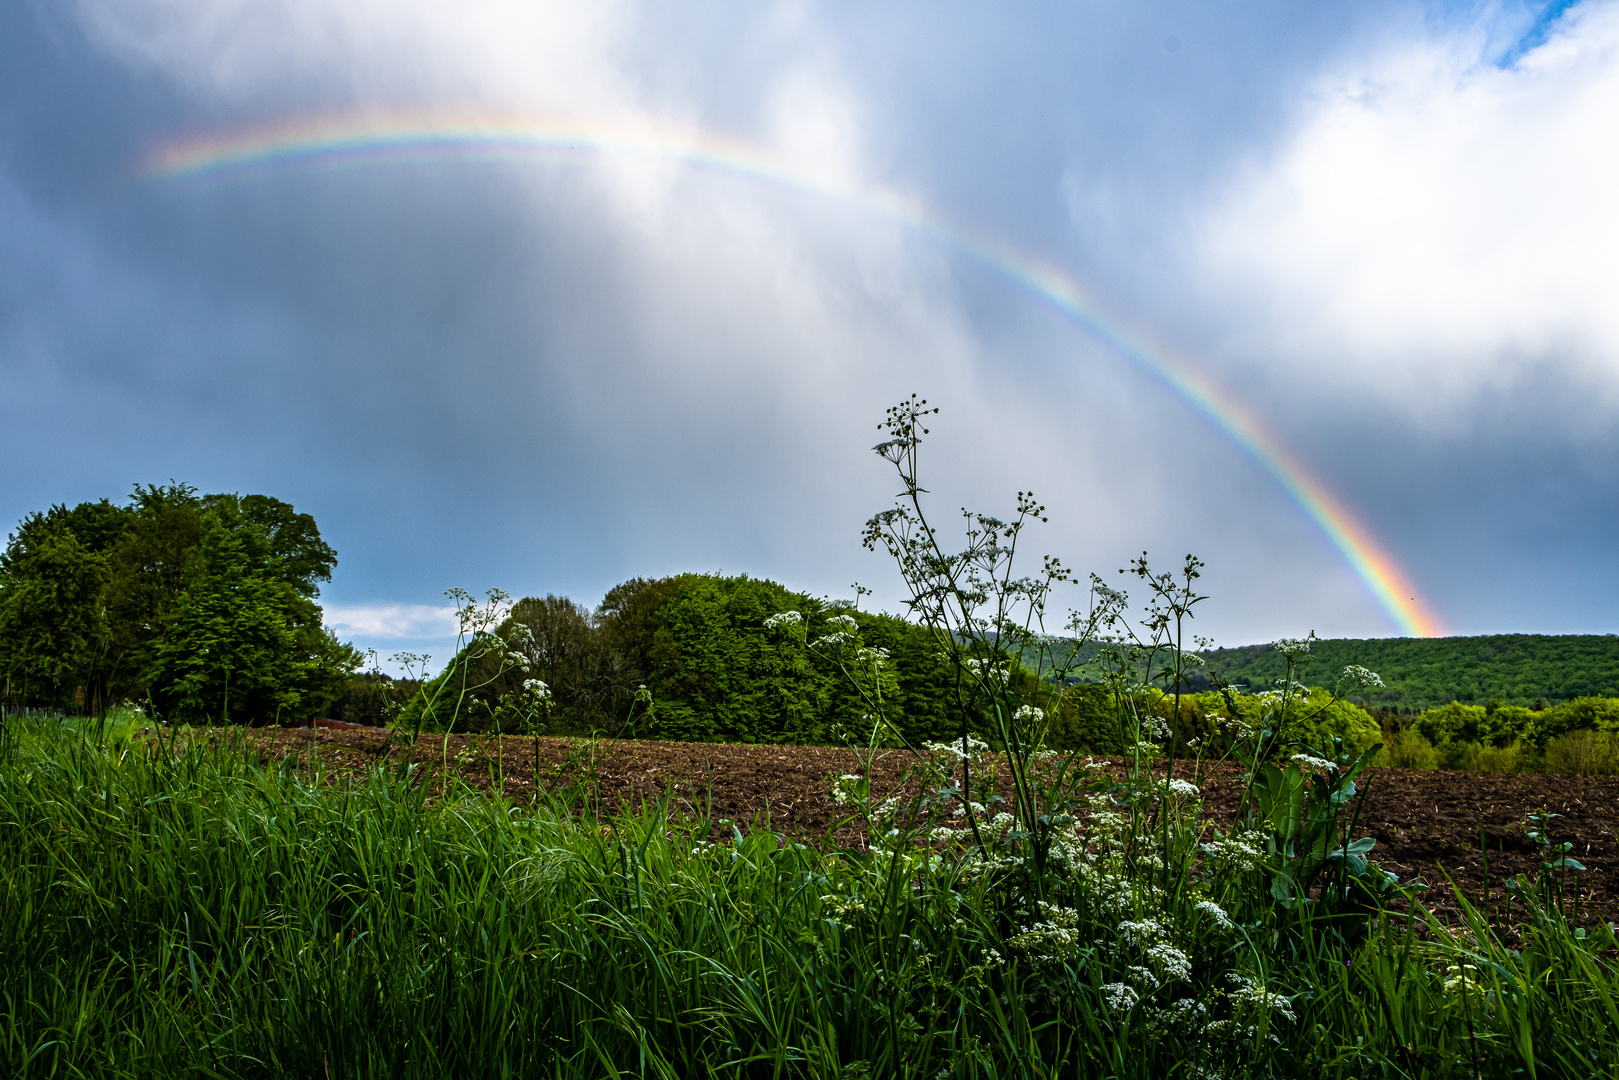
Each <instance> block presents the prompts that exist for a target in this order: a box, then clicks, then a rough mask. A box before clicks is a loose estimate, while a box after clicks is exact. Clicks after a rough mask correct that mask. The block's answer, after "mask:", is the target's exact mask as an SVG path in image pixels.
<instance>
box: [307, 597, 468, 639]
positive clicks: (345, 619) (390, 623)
mask: <svg viewBox="0 0 1619 1080" xmlns="http://www.w3.org/2000/svg"><path fill="white" fill-rule="evenodd" d="M321 610H322V611H323V613H324V614H325V621H326V625H327V626H328V627H330V628H331V629H333V630H336V631H337V632H338V633H339V634H353V635H356V636H359V637H366V638H398V639H401V640H413V641H421V640H426V639H428V638H442V637H454V636H455V634H456V632H457V631H458V630H459V629H460V624H459V623H458V622H457V621H456V614H455V608H453V607H434V606H433V605H431V604H327V605H325V606H324V607H323V608H322V609H321Z"/></svg>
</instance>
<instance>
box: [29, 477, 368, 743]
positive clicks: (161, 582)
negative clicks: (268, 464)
mask: <svg viewBox="0 0 1619 1080" xmlns="http://www.w3.org/2000/svg"><path fill="white" fill-rule="evenodd" d="M336 562H337V553H336V552H335V551H333V550H332V548H331V547H330V545H328V544H326V543H325V542H324V541H323V540H322V539H321V537H320V531H319V529H318V528H317V527H316V525H315V520H314V518H313V517H311V516H310V515H308V514H300V513H298V512H297V511H296V510H295V509H294V508H293V507H292V506H291V505H289V504H288V503H285V502H282V501H281V500H279V499H275V498H271V497H270V496H267V495H245V496H244V495H237V494H221V495H206V496H200V495H198V494H197V491H196V489H195V488H193V487H191V486H190V485H188V484H181V483H173V482H171V483H170V484H169V485H168V486H160V485H146V486H140V485H137V486H136V488H135V490H134V493H133V495H132V496H131V497H130V501H129V505H128V506H124V507H119V506H114V505H113V504H111V503H110V502H108V501H107V500H105V499H103V500H101V501H99V502H95V503H81V504H79V505H78V506H76V507H74V508H73V509H71V510H68V509H66V508H65V507H62V506H53V507H51V508H50V510H49V511H47V512H46V513H44V514H31V515H29V516H28V517H27V518H25V519H24V520H23V522H22V523H21V526H20V527H19V529H18V531H17V532H16V533H15V534H13V536H12V537H11V540H10V543H9V544H8V546H7V548H6V551H5V553H4V554H3V555H0V638H3V640H0V673H3V674H4V675H5V676H6V678H7V683H8V687H9V689H8V691H7V693H8V696H9V697H11V698H13V699H17V700H26V701H27V702H28V703H31V704H50V705H54V706H56V707H71V706H72V705H73V704H74V702H75V701H76V700H77V701H82V702H83V703H84V704H85V705H86V706H87V707H88V706H91V705H95V706H104V705H105V704H106V702H107V701H108V700H109V698H111V699H117V698H122V699H125V700H135V701H145V700H147V699H148V698H150V699H151V700H152V701H153V703H154V704H156V705H157V706H158V708H159V710H160V712H161V713H162V714H163V715H165V716H172V717H173V718H174V719H183V720H188V721H189V720H207V721H216V720H219V719H221V718H222V717H225V716H227V715H228V716H230V717H232V718H234V719H237V720H242V719H246V720H250V721H252V722H256V723H260V722H267V721H270V720H273V719H275V718H276V717H277V716H304V715H309V714H311V713H315V712H318V711H320V710H322V709H324V708H325V707H326V706H327V705H328V704H329V703H330V702H331V701H333V700H335V699H336V697H337V696H338V695H339V694H340V693H341V692H342V688H343V686H344V685H345V683H346V681H347V679H348V677H349V675H350V674H351V673H352V672H353V671H354V670H355V669H356V668H357V667H358V666H359V663H360V657H359V654H358V653H357V652H356V651H355V650H354V649H353V648H351V647H349V646H346V645H343V644H341V643H339V642H338V641H337V640H336V639H335V638H334V637H332V635H331V634H330V633H328V632H327V631H326V630H325V629H324V627H323V626H322V623H321V611H320V608H319V606H318V605H317V604H316V603H315V597H316V596H318V595H319V591H320V590H319V585H318V583H319V582H321V581H327V580H330V578H331V572H332V568H333V567H334V566H335V565H336Z"/></svg>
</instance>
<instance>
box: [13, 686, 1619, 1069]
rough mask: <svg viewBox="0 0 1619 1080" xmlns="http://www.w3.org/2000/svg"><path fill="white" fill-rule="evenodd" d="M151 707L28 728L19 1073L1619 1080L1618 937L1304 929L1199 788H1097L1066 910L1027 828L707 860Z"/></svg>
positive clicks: (1497, 920) (1317, 924) (682, 836)
mask: <svg viewBox="0 0 1619 1080" xmlns="http://www.w3.org/2000/svg"><path fill="white" fill-rule="evenodd" d="M137 723H138V721H137V720H136V719H135V718H133V717H131V716H122V717H117V718H115V719H114V722H113V723H111V724H108V725H106V726H100V725H97V724H95V723H94V722H93V721H88V722H87V721H72V720H61V719H50V718H22V719H14V720H12V721H11V722H10V723H9V726H8V727H7V728H6V731H5V737H4V743H3V745H0V875H3V885H0V1062H3V1066H0V1067H3V1068H4V1069H5V1071H6V1072H8V1073H9V1074H10V1075H13V1076H18V1077H33V1076H38V1077H46V1076H53V1077H74V1076H95V1077H148V1076H162V1077H175V1076H199V1077H201V1076H216V1077H259V1076H263V1077H271V1076H274V1077H320V1078H326V1077H352V1076H364V1077H371V1076H380V1077H439V1076H452V1075H453V1076H532V1077H593V1078H594V1077H616V1076H635V1077H690V1076H709V1075H713V1076H733V1077H766V1076H769V1077H776V1076H783V1077H828V1078H830V1077H839V1076H842V1077H860V1076H882V1077H927V1078H933V1077H962V1078H965V1077H1055V1076H1119V1077H1133V1076H1139V1077H1148V1076H1152V1077H1159V1076H1188V1077H1192V1076H1200V1075H1205V1076H1212V1075H1219V1076H1247V1075H1251V1076H1299V1075H1310V1076H1315V1077H1361V1076H1462V1077H1470V1076H1508V1075H1524V1076H1575V1075H1578V1076H1588V1075H1604V1076H1612V1075H1619V1034H1616V1032H1619V981H1616V972H1615V967H1614V961H1613V957H1614V949H1615V946H1616V942H1615V940H1614V938H1613V935H1612V931H1611V928H1608V927H1606V926H1601V925H1599V926H1595V927H1592V928H1590V930H1589V931H1587V930H1584V929H1581V928H1579V927H1577V926H1576V925H1574V923H1573V922H1572V921H1571V920H1570V919H1569V918H1568V917H1565V916H1564V915H1563V914H1560V913H1559V911H1558V909H1557V908H1556V907H1555V906H1553V905H1551V904H1549V903H1547V902H1546V897H1545V895H1544V894H1542V893H1539V892H1537V889H1536V886H1535V884H1534V883H1524V885H1523V887H1522V888H1521V889H1520V890H1519V891H1518V892H1517V893H1515V894H1512V895H1513V901H1512V902H1513V903H1514V904H1515V905H1516V906H1515V908H1513V909H1512V910H1510V911H1506V910H1501V909H1496V910H1483V911H1481V910H1480V909H1479V908H1477V907H1474V906H1469V905H1467V904H1466V900H1465V898H1463V904H1464V907H1463V911H1464V916H1465V921H1464V922H1463V924H1461V925H1460V926H1457V927H1454V928H1451V929H1444V928H1439V927H1437V926H1436V925H1430V924H1429V922H1428V921H1427V919H1426V917H1425V916H1424V915H1423V913H1422V911H1421V909H1420V907H1413V909H1412V913H1410V914H1408V915H1405V916H1396V915H1391V914H1389V913H1381V914H1372V915H1370V916H1368V917H1362V916H1354V917H1351V918H1349V919H1345V917H1344V916H1343V915H1342V913H1339V914H1337V915H1334V916H1332V917H1330V918H1328V917H1321V918H1316V917H1313V916H1312V915H1311V914H1310V906H1309V905H1308V904H1307V905H1305V906H1304V907H1303V908H1302V909H1296V910H1294V911H1293V912H1291V913H1289V912H1288V911H1287V910H1286V909H1285V908H1284V906H1283V905H1281V904H1279V903H1278V902H1277V901H1276V899H1275V898H1274V896H1273V894H1272V879H1271V877H1270V875H1269V874H1268V873H1266V871H1265V869H1264V865H1263V858H1262V857H1261V856H1262V853H1260V852H1257V851H1255V853H1254V854H1253V855H1252V856H1250V855H1245V854H1244V853H1243V852H1242V851H1241V850H1238V847H1239V845H1238V844H1237V843H1236V841H1238V840H1240V839H1241V838H1224V839H1223V840H1219V841H1217V840H1216V838H1215V837H1213V836H1212V835H1211V834H1208V833H1206V832H1204V831H1203V829H1202V826H1201V825H1200V824H1199V819H1198V817H1197V807H1196V803H1195V800H1186V801H1183V802H1174V801H1172V800H1170V799H1168V798H1163V799H1159V800H1157V801H1151V802H1143V801H1142V799H1141V790H1144V789H1141V790H1136V791H1132V790H1129V789H1120V788H1118V787H1103V786H1100V785H1101V783H1102V782H1101V781H1100V780H1097V779H1095V778H1092V777H1086V776H1083V775H1080V776H1079V777H1078V778H1076V779H1075V780H1074V783H1075V785H1077V786H1076V788H1075V791H1076V793H1077V794H1078V795H1079V796H1080V797H1082V798H1084V799H1087V800H1089V802H1088V805H1089V807H1090V811H1089V813H1088V815H1087V816H1086V818H1085V820H1084V821H1083V822H1081V823H1076V824H1075V825H1073V826H1072V827H1071V828H1072V829H1073V830H1076V831H1074V832H1073V833H1072V835H1073V841H1072V843H1071V844H1070V846H1069V848H1068V849H1066V852H1067V853H1066V855H1065V856H1064V857H1063V858H1058V859H1057V860H1056V862H1057V864H1059V865H1058V870H1057V871H1056V872H1054V875H1053V876H1052V877H1051V878H1050V879H1049V880H1047V881H1045V882H1043V883H1042V884H1041V885H1040V888H1041V889H1042V890H1043V896H1044V899H1043V900H1042V899H1039V898H1033V899H1031V892H1030V888H1031V886H1030V883H1029V882H1028V881H1027V880H1026V879H1024V878H1021V877H1020V876H1019V873H1020V871H1019V867H1018V863H1017V860H1016V859H1015V858H1013V857H1012V856H1011V855H1010V854H1009V852H1011V851H1013V850H1014V849H1013V847H1012V846H1011V845H1012V843H1013V841H1012V840H1011V839H1008V840H1007V841H1006V844H1005V845H1001V846H995V845H999V844H1000V842H999V841H995V840H993V839H991V840H990V843H991V844H992V850H991V851H990V852H989V853H988V855H987V856H986V857H975V856H974V855H973V854H972V853H971V852H969V851H967V850H965V849H964V848H963V847H962V846H961V845H959V844H954V843H947V842H936V843H931V844H929V843H927V842H909V841H910V839H911V837H912V836H913V835H914V834H907V842H906V843H894V844H890V845H889V846H887V847H884V846H883V845H881V844H878V845H876V846H874V847H873V849H872V851H871V852H870V853H866V854H861V853H856V852H851V851H839V850H834V849H831V848H829V847H826V846H821V845H813V844H804V843H799V842H794V841H790V840H788V839H786V838H783V837H778V836H777V835H776V834H774V833H772V832H771V831H770V830H769V828H768V823H764V822H761V823H756V824H757V826H758V827H756V828H754V829H751V830H749V831H747V832H746V833H744V832H741V831H734V832H733V834H732V836H731V838H730V840H729V842H725V843H719V844H711V843H708V842H706V841H705V840H703V839H700V838H703V837H707V836H708V835H709V827H710V825H711V824H712V823H711V822H709V821H707V820H706V819H704V818H703V817H702V816H701V814H700V813H699V814H698V815H696V816H689V815H688V816H682V815H681V814H679V813H677V812H675V811H674V810H673V809H672V808H671V807H670V806H669V805H667V804H658V805H649V806H647V807H644V808H643V809H642V810H641V811H640V812H639V813H635V814H630V815H624V816H616V817H609V818H598V817H595V816H576V815H574V814H571V813H569V812H568V811H567V810H565V809H564V808H565V807H566V806H571V805H573V804H574V795H575V794H576V793H571V792H559V793H558V794H557V797H556V798H555V799H554V800H552V801H551V802H549V803H547V804H544V805H541V806H539V807H538V808H533V809H530V808H524V809H516V808H513V807H511V806H508V805H506V804H504V803H502V802H500V801H498V800H494V799H491V798H489V797H488V796H486V795H484V794H482V793H479V792H476V791H474V790H472V789H470V788H466V787H457V786H455V785H453V784H452V785H451V786H450V787H449V788H448V789H447V790H446V791H444V792H443V793H442V794H440V791H439V787H438V785H437V784H436V783H435V784H434V785H432V786H431V790H428V789H426V788H425V786H424V785H422V784H420V783H417V782H416V777H415V776H414V775H400V774H399V773H398V772H397V771H381V770H379V771H377V772H375V773H372V774H371V775H369V776H367V777H365V778H364V779H363V780H358V781H349V780H341V779H334V778H330V777H326V776H323V775H321V774H320V773H319V771H318V770H319V764H318V762H316V763H314V764H313V765H312V767H311V769H310V770H305V769H302V768H299V767H295V766H294V764H293V763H291V762H285V761H284V762H275V761H269V762H260V761H257V760H255V759H253V758H252V757H250V756H249V755H248V754H247V753H245V752H244V749H243V747H242V745H241V744H239V743H233V742H231V741H230V740H222V741H218V742H217V744H216V745H214V746H212V747H210V746H208V745H205V744H203V743H202V742H201V741H199V742H198V743H196V744H194V745H189V746H180V747H176V746H174V745H173V744H171V743H168V742H161V743H159V742H154V741H151V740H147V739H141V738H133V737H132V732H133V729H134V727H135V725H136V724H137ZM1087 785H1088V786H1087ZM992 805H993V804H992ZM1142 811H1145V812H1146V813H1149V814H1154V813H1155V814H1161V815H1164V817H1161V818H1153V819H1151V820H1152V821H1154V822H1163V821H1166V820H1167V823H1168V826H1169V827H1167V828H1164V827H1161V826H1160V825H1159V824H1153V825H1152V827H1150V828H1143V827H1142V823H1143V822H1145V821H1148V820H1149V819H1148V818H1144V817H1142V816H1141V812H1142ZM884 820H885V821H891V820H892V817H890V818H887V819H884ZM1211 843H1212V844H1213V846H1206V845H1209V844H1211ZM1250 850H1254V849H1252V848H1250ZM1550 880H1551V878H1548V882H1550ZM1323 888H1325V886H1323ZM1503 895H1505V894H1503ZM1322 898H1323V899H1325V893H1322ZM1211 906H1212V909H1213V911H1218V912H1219V916H1218V917H1216V915H1215V914H1214V913H1213V911H1211ZM1228 924H1229V925H1228ZM1515 927H1516V928H1515ZM1508 942H1511V943H1512V946H1513V947H1509V945H1508Z"/></svg>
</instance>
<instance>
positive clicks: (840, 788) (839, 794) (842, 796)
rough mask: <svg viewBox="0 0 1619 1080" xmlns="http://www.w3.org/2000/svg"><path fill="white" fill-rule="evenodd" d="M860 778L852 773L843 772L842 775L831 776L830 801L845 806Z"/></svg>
mask: <svg viewBox="0 0 1619 1080" xmlns="http://www.w3.org/2000/svg"><path fill="white" fill-rule="evenodd" d="M862 779H863V777H859V776H856V775H855V774H854V773H844V774H843V775H842V776H837V777H833V779H832V801H833V802H835V803H837V804H838V805H839V806H847V805H848V804H849V800H850V798H852V797H853V796H854V794H855V785H856V784H858V783H860V781H861V780H862Z"/></svg>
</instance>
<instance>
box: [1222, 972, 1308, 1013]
mask: <svg viewBox="0 0 1619 1080" xmlns="http://www.w3.org/2000/svg"><path fill="white" fill-rule="evenodd" d="M1245 981H1246V980H1245ZM1231 1000H1232V1001H1233V1002H1235V1003H1237V1004H1238V1005H1246V1006H1249V1007H1250V1008H1254V1009H1265V1010H1268V1011H1270V1012H1274V1013H1277V1014H1279V1015H1280V1016H1281V1017H1282V1018H1283V1019H1285V1020H1287V1021H1288V1022H1289V1023H1296V1022H1297V1021H1298V1017H1296V1016H1294V1015H1293V1007H1292V1006H1293V1003H1292V1002H1291V1001H1289V1000H1288V999H1287V997H1286V995H1284V994H1278V993H1275V992H1274V991H1271V990H1265V989H1262V988H1261V987H1257V986H1254V985H1253V984H1252V983H1251V982H1249V983H1248V985H1246V986H1242V987H1239V988H1238V989H1236V990H1233V991H1232V992H1231Z"/></svg>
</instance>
